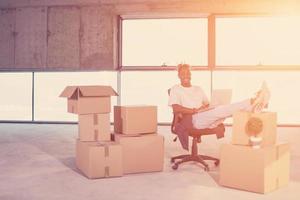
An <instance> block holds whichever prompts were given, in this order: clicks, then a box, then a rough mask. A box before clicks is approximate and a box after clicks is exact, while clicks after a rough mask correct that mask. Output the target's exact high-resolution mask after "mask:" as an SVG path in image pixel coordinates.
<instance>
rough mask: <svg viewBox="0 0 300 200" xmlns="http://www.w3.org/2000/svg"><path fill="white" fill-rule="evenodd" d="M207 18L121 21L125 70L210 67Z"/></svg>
mask: <svg viewBox="0 0 300 200" xmlns="http://www.w3.org/2000/svg"><path fill="white" fill-rule="evenodd" d="M207 29H208V28H207V18H186V19H185V18H184V19H134V20H133V19H130V20H123V21H122V66H162V65H167V66H176V65H178V64H179V63H189V64H191V65H194V66H206V65H207Z"/></svg>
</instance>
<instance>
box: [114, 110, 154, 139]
mask: <svg viewBox="0 0 300 200" xmlns="http://www.w3.org/2000/svg"><path fill="white" fill-rule="evenodd" d="M114 131H115V133H123V134H141V133H155V132H156V131H157V107H156V106H114Z"/></svg>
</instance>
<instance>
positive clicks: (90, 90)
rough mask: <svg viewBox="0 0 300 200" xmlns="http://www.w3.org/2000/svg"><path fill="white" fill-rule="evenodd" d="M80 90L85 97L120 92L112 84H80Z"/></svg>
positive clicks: (116, 94)
mask: <svg viewBox="0 0 300 200" xmlns="http://www.w3.org/2000/svg"><path fill="white" fill-rule="evenodd" d="M79 90H80V94H81V95H82V96H84V97H96V96H118V93H117V92H116V91H115V90H114V89H113V88H112V87H111V86H105V85H94V86H79Z"/></svg>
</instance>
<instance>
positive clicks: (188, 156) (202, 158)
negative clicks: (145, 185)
mask: <svg viewBox="0 0 300 200" xmlns="http://www.w3.org/2000/svg"><path fill="white" fill-rule="evenodd" d="M177 159H180V160H179V161H177V162H175V160H177ZM205 160H212V161H215V162H214V163H215V166H218V165H219V163H220V160H219V159H217V158H214V157H211V156H206V155H192V154H186V155H179V156H175V157H172V158H171V163H174V162H175V163H174V164H173V166H172V168H173V169H174V170H176V169H178V166H179V165H180V164H182V163H185V162H189V161H194V162H198V163H200V164H202V165H203V166H204V170H205V171H209V167H208V164H207V163H206V162H205Z"/></svg>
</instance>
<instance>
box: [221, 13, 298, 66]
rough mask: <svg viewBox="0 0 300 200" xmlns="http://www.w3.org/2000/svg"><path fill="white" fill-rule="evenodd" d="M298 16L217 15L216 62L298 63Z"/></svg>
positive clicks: (230, 63)
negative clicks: (218, 16) (219, 16)
mask: <svg viewBox="0 0 300 200" xmlns="http://www.w3.org/2000/svg"><path fill="white" fill-rule="evenodd" d="M299 35H300V17H222V18H216V64H217V65H219V66H234V65H236V66H243V65H255V66H261V65H300V37H299Z"/></svg>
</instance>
